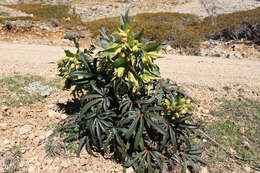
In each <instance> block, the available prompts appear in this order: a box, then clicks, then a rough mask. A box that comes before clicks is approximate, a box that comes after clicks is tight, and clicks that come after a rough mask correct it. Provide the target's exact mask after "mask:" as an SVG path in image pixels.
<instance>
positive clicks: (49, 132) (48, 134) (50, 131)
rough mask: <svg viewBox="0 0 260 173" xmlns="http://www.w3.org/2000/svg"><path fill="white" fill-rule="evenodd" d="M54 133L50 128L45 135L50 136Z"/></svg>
mask: <svg viewBox="0 0 260 173" xmlns="http://www.w3.org/2000/svg"><path fill="white" fill-rule="evenodd" d="M52 133H53V131H52V130H49V131H47V132H46V133H45V135H46V136H50V135H52Z"/></svg>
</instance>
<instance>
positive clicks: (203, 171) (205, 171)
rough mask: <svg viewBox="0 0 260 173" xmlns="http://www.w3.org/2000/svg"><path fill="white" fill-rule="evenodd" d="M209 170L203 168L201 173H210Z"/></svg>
mask: <svg viewBox="0 0 260 173" xmlns="http://www.w3.org/2000/svg"><path fill="white" fill-rule="evenodd" d="M208 172H209V171H208V168H207V167H202V168H201V170H200V173H208Z"/></svg>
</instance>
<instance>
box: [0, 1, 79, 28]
mask: <svg viewBox="0 0 260 173" xmlns="http://www.w3.org/2000/svg"><path fill="white" fill-rule="evenodd" d="M5 6H6V7H9V8H13V9H16V10H20V11H22V12H24V13H27V14H33V17H14V18H2V19H0V22H1V21H4V20H17V19H22V20H34V21H39V20H50V19H52V18H55V19H57V20H58V21H59V22H60V23H61V24H62V25H63V26H64V27H66V28H71V27H72V26H76V25H84V23H83V22H82V21H81V19H80V17H79V16H77V15H72V14H70V13H69V10H70V9H69V7H68V6H65V5H42V4H13V5H5Z"/></svg>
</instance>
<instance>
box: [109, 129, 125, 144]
mask: <svg viewBox="0 0 260 173" xmlns="http://www.w3.org/2000/svg"><path fill="white" fill-rule="evenodd" d="M112 132H113V133H114V135H115V136H116V141H117V142H118V144H119V145H120V146H121V147H124V146H125V143H124V141H123V140H122V139H121V137H120V136H119V135H118V133H117V130H116V129H115V128H113V129H112Z"/></svg>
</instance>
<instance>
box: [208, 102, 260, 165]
mask: <svg viewBox="0 0 260 173" xmlns="http://www.w3.org/2000/svg"><path fill="white" fill-rule="evenodd" d="M221 102H222V103H223V104H222V105H221V107H219V108H218V109H215V110H211V114H212V115H213V116H215V117H216V118H217V121H216V122H214V123H211V124H209V125H208V126H207V128H206V131H207V132H208V133H209V135H210V136H211V137H213V138H214V139H215V140H216V141H217V142H218V143H220V144H221V145H223V146H224V147H225V148H226V149H227V150H230V151H233V153H235V154H236V155H238V156H239V157H241V158H243V160H244V162H245V163H248V164H253V165H256V166H257V165H258V161H259V159H260V155H259V152H260V150H259V144H260V135H259V133H258V129H259V128H260V119H259V115H260V102H259V101H256V100H241V101H238V100H226V99H221ZM210 148H211V149H210V150H211V152H210V154H212V155H213V158H212V159H216V160H217V161H216V164H219V162H222V163H223V162H226V161H227V158H228V156H227V155H225V154H224V155H223V151H221V149H218V148H215V147H212V146H211V147H210ZM220 155H222V156H224V157H222V159H220V160H219V159H218V158H219V156H220Z"/></svg>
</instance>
